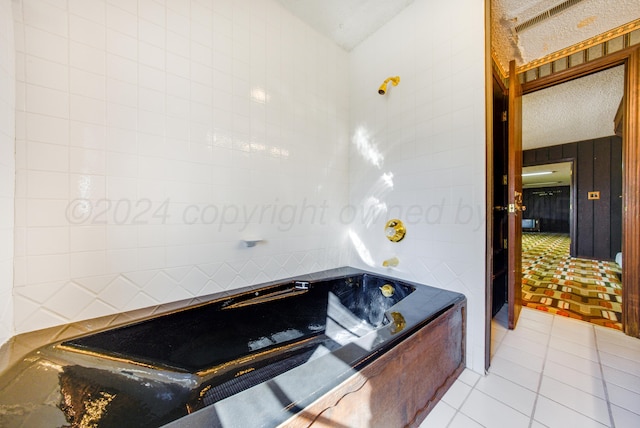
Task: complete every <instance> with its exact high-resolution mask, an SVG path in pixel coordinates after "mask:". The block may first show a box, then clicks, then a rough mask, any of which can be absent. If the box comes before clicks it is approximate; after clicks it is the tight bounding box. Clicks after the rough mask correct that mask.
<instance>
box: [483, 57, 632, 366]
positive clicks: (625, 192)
mask: <svg viewBox="0 0 640 428" xmlns="http://www.w3.org/2000/svg"><path fill="white" fill-rule="evenodd" d="M618 65H622V66H624V67H625V77H624V79H625V80H624V81H625V89H624V91H625V93H626V94H631V96H627V97H625V98H626V101H625V102H623V103H622V105H621V111H622V112H623V116H624V117H625V119H624V120H623V125H622V129H623V132H624V136H623V137H622V138H623V139H622V159H623V161H624V162H625V171H626V172H625V174H624V178H623V180H624V183H623V185H622V198H621V199H622V204H623V206H624V212H625V213H626V215H624V216H623V218H622V228H623V230H624V231H625V235H624V237H625V238H626V239H623V242H622V249H623V254H624V258H625V259H626V260H633V259H635V258H636V256H637V255H639V254H640V239H639V238H638V237H639V236H640V234H639V233H638V232H640V224H638V217H640V215H639V214H640V194H638V192H637V190H636V189H637V187H638V186H639V185H640V178H638V177H635V176H634V174H633V173H631V171H634V170H636V168H638V167H640V148H639V147H637V144H635V142H636V141H637V139H638V137H639V136H640V131H639V129H638V125H639V120H640V102H639V100H638V99H637V95H638V93H639V91H640V90H639V88H640V50H638V49H627V50H625V51H622V52H619V53H616V54H613V55H611V56H610V57H606V58H602V59H600V60H594V61H593V62H591V63H589V64H585V65H584V66H580V67H576V69H575V70H570V72H566V73H562V75H559V76H550V77H548V78H540V79H538V80H537V81H533V82H531V84H525V85H524V86H523V91H524V93H525V94H528V93H532V92H534V91H538V90H541V89H545V88H549V87H552V86H555V85H558V84H560V83H564V82H568V81H571V80H573V79H578V78H580V77H584V76H588V75H590V74H593V73H596V72H598V71H602V70H606V69H610V68H612V67H615V66H618ZM492 108H496V106H495V105H492ZM489 128H490V129H491V131H492V133H491V134H490V135H491V143H489V144H488V148H489V150H490V151H491V152H490V156H491V159H493V150H494V144H495V142H494V140H495V138H494V137H495V135H496V134H498V135H500V134H501V129H500V128H497V129H496V128H494V127H489ZM550 151H551V150H547V151H546V153H547V154H548V153H549V152H550ZM546 160H547V161H548V159H546ZM488 166H489V171H491V172H492V173H491V174H488V186H489V188H493V184H494V183H493V181H492V180H493V179H494V178H495V177H496V174H494V173H493V172H494V169H495V168H496V165H492V164H489V165H488ZM488 200H489V201H490V203H492V205H494V202H495V201H494V199H493V195H490V197H489V198H488ZM492 224H493V223H492ZM493 233H494V231H493V230H491V229H489V230H488V234H489V235H491V236H494V235H493ZM487 242H488V243H492V242H493V241H492V240H488V241H487ZM492 251H493V249H492V248H489V251H488V255H490V256H491V255H492ZM491 260H493V259H491ZM488 266H489V268H490V266H491V264H489V265H488ZM623 277H624V278H625V284H626V286H625V289H624V290H623V294H624V296H625V298H624V299H625V300H624V309H625V312H624V318H623V324H624V329H625V333H626V334H628V335H631V336H634V337H637V336H638V335H640V307H638V302H639V301H640V298H639V295H640V290H639V288H640V287H639V283H640V268H639V267H638V266H636V264H632V265H629V264H625V265H624V266H623ZM490 279H491V277H490V276H488V284H489V285H488V286H487V296H488V298H489V299H488V303H487V304H488V311H489V308H490V303H489V302H490V300H491V298H492V297H493V295H492V293H493V288H492V286H493V284H492V283H491V282H490ZM487 320H488V325H489V323H490V317H489V315H487ZM486 343H487V349H490V347H491V332H490V329H488V330H487V342H486ZM486 354H487V359H486V367H487V368H488V366H489V356H488V354H489V352H488V351H487V353H486Z"/></svg>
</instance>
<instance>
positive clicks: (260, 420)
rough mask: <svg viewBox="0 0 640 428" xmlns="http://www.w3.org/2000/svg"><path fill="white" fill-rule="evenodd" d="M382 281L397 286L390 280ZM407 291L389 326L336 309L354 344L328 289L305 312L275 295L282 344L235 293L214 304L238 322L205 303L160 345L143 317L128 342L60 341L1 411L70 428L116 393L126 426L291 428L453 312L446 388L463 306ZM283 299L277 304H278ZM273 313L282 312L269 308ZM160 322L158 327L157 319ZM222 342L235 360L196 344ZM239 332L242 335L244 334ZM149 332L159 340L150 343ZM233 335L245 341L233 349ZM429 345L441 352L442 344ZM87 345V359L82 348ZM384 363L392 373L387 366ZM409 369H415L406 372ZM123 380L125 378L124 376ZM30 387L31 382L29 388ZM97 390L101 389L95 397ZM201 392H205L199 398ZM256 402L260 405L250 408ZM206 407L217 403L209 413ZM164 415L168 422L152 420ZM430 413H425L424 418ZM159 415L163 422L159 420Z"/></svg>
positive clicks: (36, 359) (12, 377)
mask: <svg viewBox="0 0 640 428" xmlns="http://www.w3.org/2000/svg"><path fill="white" fill-rule="evenodd" d="M363 274H366V273H365V272H363V271H360V270H357V269H352V268H340V269H334V270H330V271H325V272H321V273H317V274H310V275H305V276H301V277H299V278H295V280H300V281H309V282H311V283H314V282H322V281H327V280H329V279H332V280H335V279H336V278H348V277H350V276H357V275H363ZM374 276H378V275H374ZM383 280H384V281H397V280H394V279H391V278H383ZM292 281H293V280H292ZM285 282H288V281H285ZM276 284H277V285H276ZM282 284H283V282H282V281H278V282H274V283H273V284H268V286H269V287H271V290H272V291H273V290H275V291H277V289H276V288H277V287H280V286H283V285H282ZM408 284H409V287H410V288H415V291H413V292H411V293H410V295H409V297H408V298H405V299H403V300H399V301H398V302H395V304H394V305H393V306H392V307H391V308H390V311H388V312H387V315H386V318H387V319H388V321H389V322H387V323H386V324H384V325H371V324H370V323H364V324H362V323H360V322H359V321H358V320H360V318H357V317H356V319H355V320H354V319H350V318H349V314H348V312H349V311H340V310H338V311H337V312H336V311H334V312H333V314H334V317H330V318H332V319H333V318H335V319H336V320H337V322H336V324H342V325H343V327H344V325H345V324H347V325H349V323H350V322H351V324H350V325H349V328H348V329H347V331H348V332H349V331H350V332H349V333H347V335H348V336H350V337H349V338H348V340H347V339H346V338H345V337H343V336H344V329H340V330H338V329H335V331H340V333H339V334H338V335H336V334H334V329H333V327H334V326H333V325H332V323H334V321H330V322H327V317H326V314H327V312H326V311H327V306H329V307H330V306H331V304H330V302H329V301H328V300H327V298H326V297H321V294H318V295H314V291H313V290H314V288H313V287H312V288H311V290H310V292H307V293H301V294H300V296H295V298H297V299H300V300H304V299H308V300H309V301H308V302H305V303H308V304H309V305H310V306H306V307H307V308H308V310H307V311H303V312H304V313H300V312H299V311H298V310H297V309H296V308H302V307H305V306H304V305H291V302H289V304H287V303H286V301H287V300H288V299H282V300H277V299H276V300H275V305H273V306H271V307H269V308H267V309H266V312H265V313H264V314H261V315H260V316H258V318H259V319H261V320H262V319H264V320H265V321H266V320H271V321H274V320H275V322H276V324H277V327H278V329H279V331H282V332H285V334H283V335H282V336H281V337H280V339H281V340H277V337H279V336H276V340H273V337H274V336H273V335H270V336H269V335H268V332H266V331H265V332H264V335H260V334H258V335H257V336H256V334H254V333H255V326H256V323H255V322H252V323H247V321H246V320H247V319H251V317H252V315H253V316H254V318H253V321H255V315H256V313H255V308H256V307H254V306H252V305H243V304H241V303H240V304H237V303H238V302H239V301H242V299H240V300H238V299H236V300H235V301H234V302H231V303H230V300H229V298H225V299H219V298H218V299H217V300H216V297H217V296H212V298H213V299H212V300H214V301H218V302H223V301H224V302H225V303H221V304H224V305H227V306H231V305H235V306H234V307H233V310H232V311H231V312H234V313H236V314H237V317H235V318H234V317H232V319H231V320H228V319H227V320H223V319H216V318H215V317H214V318H213V319H212V318H211V317H209V318H207V322H206V323H203V322H201V321H202V313H201V314H199V315H200V316H198V311H201V310H202V311H204V310H206V308H209V309H210V308H211V304H210V303H207V304H206V305H203V306H201V307H197V308H195V309H189V311H179V312H181V313H182V314H185V313H191V312H192V311H193V314H189V315H188V316H186V317H184V316H182V315H181V316H180V317H175V316H173V317H172V315H173V314H172V315H168V316H164V317H161V318H158V319H162V320H163V321H161V322H164V323H167V324H166V325H164V326H163V329H162V330H165V329H166V331H167V332H169V333H167V334H165V335H161V339H164V340H161V341H158V340H157V338H158V334H157V331H158V330H155V331H151V333H150V334H139V333H140V331H143V332H144V331H145V329H147V328H151V327H149V325H150V324H149V323H145V322H144V321H143V322H138V323H136V324H133V325H134V326H138V327H137V328H138V332H137V333H136V334H130V335H129V336H127V335H125V338H124V339H122V335H113V334H112V333H113V331H107V332H103V333H99V334H97V335H93V336H88V337H84V338H75V339H70V340H66V341H62V342H60V341H58V342H55V343H53V344H51V345H47V346H44V347H42V348H40V349H38V350H37V351H36V352H33V353H31V354H27V355H26V358H24V359H22V360H19V361H18V362H17V364H15V365H14V366H12V367H9V368H8V369H7V370H5V371H3V372H2V373H0V410H2V409H3V406H4V407H5V408H9V407H11V408H13V409H16V408H22V409H25V411H26V409H35V411H31V412H30V413H29V414H27V415H26V416H25V415H22V417H17V416H16V417H12V415H7V414H1V413H2V412H0V425H3V426H4V425H6V426H20V425H17V424H15V423H14V422H17V421H20V423H21V424H22V423H28V426H50V425H51V424H53V425H54V426H60V425H64V424H65V422H66V423H68V421H66V420H65V416H64V414H63V412H62V411H61V410H64V411H65V413H66V416H67V418H66V419H68V417H69V414H73V412H76V413H77V415H78V417H80V416H81V414H82V413H83V411H84V412H85V413H86V411H87V408H86V407H87V405H96V403H100V402H101V401H100V400H103V401H104V399H105V397H107V398H108V397H111V396H112V397H111V398H110V399H112V400H113V401H112V403H111V404H112V405H114V406H115V404H117V405H118V406H121V409H120V410H121V412H124V413H123V414H127V415H128V418H127V423H128V424H134V425H136V426H158V425H159V424H161V423H160V421H164V422H162V423H166V422H169V421H171V420H173V421H174V422H170V423H169V425H168V426H173V427H179V426H180V427H181V426H186V427H201V426H224V427H230V426H238V427H246V426H265V427H271V426H276V425H278V424H281V423H284V422H285V421H287V420H288V419H289V418H291V417H292V415H293V416H294V417H295V415H299V414H305V412H304V411H303V409H305V408H307V407H309V406H312V404H313V403H314V402H317V401H318V400H321V399H322V397H324V396H326V395H327V394H329V395H330V392H332V391H334V392H335V390H336V388H339V387H340V385H343V384H348V383H349V380H350V379H352V378H353V376H357V375H359V374H360V375H361V374H362V373H365V372H366V371H367V370H369V371H371V370H375V364H374V362H375V360H376V358H385V356H386V358H389V356H390V355H392V354H393V353H394V352H397V351H394V347H397V345H399V344H401V343H405V342H407V343H408V342H412V341H405V340H404V339H406V338H408V337H409V336H411V337H414V336H415V335H416V334H418V333H420V332H423V333H422V335H424V334H425V333H424V331H427V330H428V329H429V327H427V328H423V327H424V326H425V325H427V324H429V323H432V322H435V321H436V320H437V319H439V318H441V317H442V316H443V315H446V314H454V313H455V314H456V319H457V320H458V321H457V324H455V325H451V326H449V327H448V328H453V329H454V330H456V331H454V334H452V335H451V338H453V339H452V340H453V342H452V343H453V345H451V346H449V347H450V348H451V349H449V350H448V351H447V353H448V354H451V355H448V356H447V359H448V360H451V361H452V363H451V364H453V365H452V366H451V367H449V368H448V369H446V373H444V374H445V375H446V376H445V379H444V380H442V381H441V380H439V381H437V382H436V383H438V388H437V389H438V390H442V388H443V386H447V385H448V384H449V383H450V382H451V381H452V380H451V379H454V378H455V376H457V373H458V372H459V371H460V370H461V369H462V367H463V366H464V308H465V299H464V296H462V295H460V294H458V293H452V292H448V291H445V290H440V289H435V288H432V287H427V286H423V285H419V284H410V283H408ZM274 286H275V287H276V288H274ZM284 286H286V287H288V286H289V285H288V284H285V285H284ZM264 287H265V285H264V284H262V285H261V286H256V287H247V288H245V289H243V290H239V291H238V292H239V294H243V293H244V294H246V295H247V296H254V295H255V294H261V293H263V291H262V289H263V288H264ZM318 290H319V288H318ZM325 295H326V293H325ZM304 296H306V297H304ZM273 303H274V302H269V304H270V305H271V304H273ZM300 303H302V302H300ZM334 304H335V302H334ZM314 305H315V306H314ZM339 306H340V305H337V307H339ZM201 308H202V309H201ZM272 310H273V311H274V312H270V311H272ZM219 312H225V311H219ZM191 315H193V317H192V318H191ZM447 316H449V315H447ZM300 317H303V318H304V319H305V322H306V324H304V325H303V327H302V328H301V327H300V326H299V324H298V327H296V328H295V331H296V332H295V333H294V334H293V336H296V337H292V336H291V333H292V328H291V326H292V325H293V324H292V323H295V322H299V318H300ZM158 319H156V320H154V321H153V322H154V323H155V322H157V320H158ZM278 323H280V324H279V325H278ZM249 324H251V325H249ZM265 324H266V323H265ZM258 325H261V324H260V323H258ZM140 327H141V328H140ZM156 327H157V325H156ZM320 327H322V328H320ZM127 328H131V325H129V326H125V327H123V329H127ZM194 328H195V330H196V331H198V332H199V333H198V334H196V338H197V340H196V341H186V342H185V341H184V333H185V332H186V331H188V330H191V329H194ZM251 328H253V329H254V331H253V332H252V333H251V334H248V335H245V336H243V335H242V334H241V333H242V332H243V331H246V329H251ZM125 331H126V330H125ZM211 332H213V333H211ZM239 333H240V334H239ZM439 334H440V335H442V333H439ZM223 336H228V337H227V339H228V340H230V341H231V342H230V343H231V344H232V346H228V347H225V349H226V351H225V352H227V353H226V354H225V355H223V354H224V352H223V354H221V353H220V350H218V351H216V352H215V353H213V354H212V353H211V352H208V351H207V350H206V349H204V348H208V347H201V346H198V342H199V341H200V343H202V342H201V341H203V340H204V341H206V340H210V341H211V343H218V342H219V341H220V340H221V338H222V337H223ZM240 336H243V338H242V339H238V337H240ZM149 337H154V338H155V339H156V340H149ZM247 337H251V338H252V340H253V343H252V344H250V345H251V346H253V347H255V349H256V350H257V351H258V352H257V354H256V355H259V356H258V357H255V355H254V357H252V358H249V359H248V360H247V362H248V365H246V366H242V365H241V364H240V365H235V366H234V367H233V368H232V369H229V370H226V368H227V363H226V362H225V360H229V359H230V360H233V361H235V362H238V360H242V359H243V357H242V356H239V355H238V350H239V349H240V348H243V349H246V347H247V341H246V340H247ZM256 337H258V338H267V337H269V338H270V341H266V342H265V341H263V340H256V339H255V338H256ZM445 339H446V338H445ZM234 340H235V341H236V345H233V343H234ZM445 341H450V340H449V339H446V340H445ZM263 342H264V343H263ZM346 342H348V343H346ZM344 343H346V344H344ZM416 343H418V342H416ZM420 343H421V342H420ZM61 345H62V346H61ZM430 347H431V348H437V346H434V344H431V345H430ZM74 348H75V349H74ZM275 348H280V349H279V351H282V350H284V352H285V356H286V358H285V359H284V361H285V362H286V363H281V362H282V361H283V360H282V358H281V357H278V359H277V360H272V359H271V352H270V351H271V350H272V349H275ZM72 349H73V350H72ZM447 349H448V348H447ZM78 350H81V351H83V353H78V352H76V351H78ZM427 351H428V350H427ZM431 352H433V351H431ZM104 357H107V358H106V359H105V358H104ZM433 361H435V359H434V360H433ZM241 362H242V361H241ZM261 362H264V364H262V363H261ZM386 365H387V366H389V367H392V366H393V364H389V363H387V364H386ZM145 366H147V367H145ZM148 367H153V369H149V368H148ZM292 367H294V368H292ZM408 368H409V366H407V370H408ZM225 370H226V373H227V374H228V376H227V378H226V379H224V382H223V385H222V387H221V388H216V387H211V385H207V386H206V388H204V389H203V388H202V385H203V379H207V378H208V376H212V375H213V374H216V373H218V372H221V373H224V372H225ZM114 373H117V374H118V375H117V376H114ZM239 375H242V376H240V377H244V378H245V379H248V380H249V382H248V383H249V386H251V387H250V388H248V389H246V388H247V382H246V381H238V380H237V378H238V377H239ZM35 382H38V385H39V386H41V387H42V389H43V390H42V391H34V390H33V387H32V386H33V383H35ZM29 383H32V385H31V386H29ZM95 385H100V387H99V388H96V389H95V390H92V388H94V387H95ZM141 388H142V389H144V388H148V389H150V390H151V391H153V393H152V394H147V395H144V394H142V395H143V397H142V398H140V390H141ZM56 389H57V390H58V392H56ZM445 390H446V388H445ZM43 391H44V392H47V393H46V394H45V393H44V392H43ZM194 391H195V392H194ZM239 391H241V392H239ZM91 393H93V394H94V396H93V398H92V399H91V400H87V394H91ZM194 393H196V394H197V397H194ZM96 394H97V395H96ZM100 394H102V395H100ZM110 394H111V395H110ZM338 394H339V393H338ZM430 394H431V393H430ZM438 394H440V395H441V393H437V394H436V395H433V394H431V395H433V397H435V396H437V395H438ZM56 395H59V396H60V399H59V403H63V404H62V405H58V406H52V405H51V403H52V401H53V402H55V399H53V397H55V396H56ZM431 395H430V396H429V397H428V399H429V400H433V397H432V396H431ZM44 396H46V398H45V397H44ZM113 397H115V398H113ZM194 398H196V399H197V400H195V401H198V400H199V404H198V405H197V406H190V405H189V404H186V407H187V409H186V410H188V411H189V412H194V411H195V413H193V414H191V415H189V416H184V412H185V406H184V405H183V406H182V408H180V406H177V407H175V408H173V407H171V406H172V405H173V404H175V403H193V402H194ZM118 400H120V401H119V402H118ZM172 403H173V404H172ZM246 403H251V405H250V406H247V405H246ZM209 404H211V405H209ZM203 405H209V406H208V407H204V408H201V407H202V406H203ZM65 406H68V408H65ZM56 407H57V408H56ZM198 409H200V410H198ZM428 409H429V407H428V406H427V407H425V408H424V409H423V410H422V411H421V412H422V413H420V412H418V413H420V414H423V413H424V412H425V411H427V410H428ZM196 410H198V411H196ZM301 412H302V413H301ZM351 413H352V412H351ZM414 413H415V412H414ZM418 413H415V414H416V415H417V414H418ZM154 415H155V416H158V415H160V416H161V417H159V418H156V419H155V420H154ZM424 415H426V413H424V414H423V416H422V417H424ZM183 416H184V417H183ZM152 420H154V421H153V422H151V421H152ZM25 421H26V422H25ZM42 421H47V425H42V424H41V423H39V422H42ZM31 422H32V423H31ZM103 422H104V424H103V425H100V426H121V424H122V423H123V420H122V419H114V420H112V421H111V422H109V421H108V418H105V419H104V420H103ZM291 423H293V422H291ZM119 424H120V425H119ZM287 425H289V422H287Z"/></svg>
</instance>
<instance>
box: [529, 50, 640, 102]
mask: <svg viewBox="0 0 640 428" xmlns="http://www.w3.org/2000/svg"><path fill="white" fill-rule="evenodd" d="M636 49H637V47H630V48H625V49H621V50H619V51H617V52H615V53H612V54H609V55H607V56H603V57H601V58H598V59H594V60H591V61H589V62H585V63H584V64H580V65H576V66H574V67H570V68H567V69H565V70H562V71H559V72H557V73H553V74H550V75H549V76H546V77H541V78H539V79H536V80H532V81H531V82H526V83H523V84H522V93H523V94H529V93H531V92H535V91H539V90H540V89H545V88H548V87H551V86H554V85H558V84H560V83H564V82H568V81H569V80H573V79H577V78H579V77H584V76H587V75H589V74H593V73H597V72H598V71H602V70H606V69H608V68H611V67H615V66H616V65H622V64H624V63H625V62H626V60H627V58H629V56H630V55H631V53H632V52H633V51H634V50H636Z"/></svg>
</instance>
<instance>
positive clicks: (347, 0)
mask: <svg viewBox="0 0 640 428" xmlns="http://www.w3.org/2000/svg"><path fill="white" fill-rule="evenodd" d="M278 1H279V2H280V3H281V4H282V5H283V6H284V7H285V8H287V9H288V10H289V11H290V12H291V13H293V14H294V15H296V16H297V17H298V18H300V19H302V20H303V21H305V22H306V23H307V24H309V25H310V26H311V27H313V28H315V29H316V30H317V31H319V32H320V33H322V34H324V35H326V36H327V37H329V38H330V39H332V40H333V41H335V42H336V43H337V44H338V45H339V46H341V47H342V48H344V49H345V50H347V51H350V50H351V49H353V48H354V47H355V46H356V45H357V44H358V43H360V42H361V41H363V40H364V39H366V38H367V36H369V35H370V34H372V33H374V32H375V31H376V30H377V29H378V28H380V27H382V26H383V25H384V24H386V23H387V22H388V21H390V20H391V18H393V17H394V16H396V15H397V14H398V13H399V12H400V11H401V10H402V9H404V8H405V7H406V6H407V5H409V4H411V3H412V2H413V0H278Z"/></svg>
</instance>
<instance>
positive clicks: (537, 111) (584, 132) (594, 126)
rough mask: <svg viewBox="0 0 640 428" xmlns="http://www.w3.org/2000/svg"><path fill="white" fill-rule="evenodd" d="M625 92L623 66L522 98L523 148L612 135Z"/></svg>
mask: <svg viewBox="0 0 640 428" xmlns="http://www.w3.org/2000/svg"><path fill="white" fill-rule="evenodd" d="M623 92H624V66H618V67H615V68H611V69H609V70H605V71H601V72H599V73H596V74H591V75H589V76H586V77H582V78H580V79H577V80H571V81H569V82H566V83H563V84H561V85H556V86H553V87H551V88H547V89H543V90H541V91H537V92H532V93H530V94H527V95H525V96H523V97H522V148H523V149H524V150H527V149H532V148H536V147H546V146H553V145H556V144H564V143H570V142H574V141H583V140H588V139H591V138H599V137H607V136H610V135H613V134H614V132H613V118H614V117H615V114H616V111H617V109H618V106H619V105H620V101H621V100H622V94H623Z"/></svg>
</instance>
